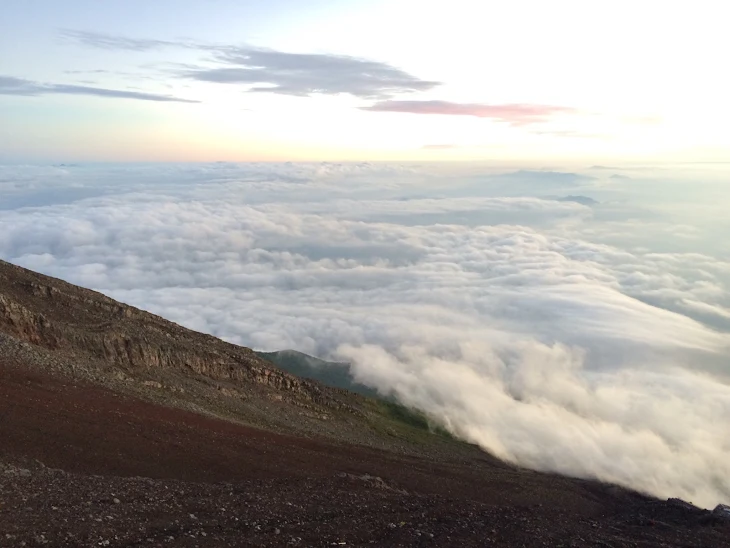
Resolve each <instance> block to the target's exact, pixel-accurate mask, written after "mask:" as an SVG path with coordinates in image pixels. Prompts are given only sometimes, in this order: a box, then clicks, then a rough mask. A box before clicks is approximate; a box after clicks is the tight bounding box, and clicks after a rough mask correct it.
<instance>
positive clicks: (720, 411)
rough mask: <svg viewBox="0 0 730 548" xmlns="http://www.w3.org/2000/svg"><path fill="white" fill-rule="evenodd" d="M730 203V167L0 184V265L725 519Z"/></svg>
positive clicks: (410, 168)
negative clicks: (317, 362) (298, 361)
mask: <svg viewBox="0 0 730 548" xmlns="http://www.w3.org/2000/svg"><path fill="white" fill-rule="evenodd" d="M723 167H724V168H725V170H724V171H723ZM586 198H589V199H586ZM728 207H730V166H697V165H695V166H686V165H685V166H679V165H675V166H633V167H630V168H627V167H625V166H624V167H622V168H619V167H611V166H592V167H585V168H583V169H575V168H572V169H565V168H562V169H561V168H553V169H539V170H536V169H532V170H527V169H519V168H515V167H514V166H484V165H476V164H474V165H467V164H458V165H457V164H451V165H448V164H422V165H416V164H405V165H385V164H333V163H317V164H290V163H286V164H245V163H242V164H231V163H211V164H187V165H186V164H147V165H133V164H125V165H113V164H105V165H78V166H76V165H71V166H0V257H1V258H3V259H5V260H9V261H11V262H14V263H16V264H19V265H22V266H25V267H28V268H31V269H34V270H37V271H40V272H43V273H46V274H50V275H53V276H57V277H60V278H63V279H65V280H68V281H70V282H72V283H76V284H79V285H82V286H86V287H90V288H93V289H96V290H99V291H101V292H103V293H105V294H107V295H110V296H111V297H114V298H116V299H119V300H121V301H124V302H126V303H129V304H132V305H134V306H137V307H140V308H143V309H145V310H149V311H151V312H154V313H156V314H160V315H161V316H164V317H166V318H168V319H170V320H173V321H176V322H178V323H180V324H182V325H185V326H187V327H190V328H193V329H196V330H200V331H204V332H207V333H211V334H214V335H216V336H219V337H222V338H224V339H226V340H229V341H231V342H235V343H239V344H243V345H246V346H251V347H254V348H256V349H261V350H278V349H285V348H293V349H297V350H300V351H303V352H306V353H310V354H314V355H317V356H320V357H323V358H330V359H335V360H340V361H342V360H346V361H349V362H351V363H352V364H353V371H354V373H355V375H356V377H357V380H358V381H359V382H362V383H364V384H368V385H370V386H373V387H375V388H377V389H378V390H380V391H381V392H382V393H384V394H394V395H396V396H397V397H398V398H400V399H401V400H402V401H403V402H405V403H407V404H409V405H412V406H415V407H418V408H420V409H423V410H424V411H426V412H428V413H429V414H431V415H432V416H433V417H434V418H435V419H437V420H439V421H441V422H442V423H443V424H444V425H446V426H447V427H448V428H450V429H451V430H452V431H453V432H454V433H456V434H457V435H459V436H461V437H463V438H465V439H468V440H471V441H473V442H476V443H478V444H480V445H481V446H482V447H484V448H485V449H486V450H488V451H490V452H492V453H493V454H495V455H497V456H499V457H501V458H503V459H506V460H508V461H511V462H515V463H519V464H521V465H524V466H527V467H531V468H535V469H539V470H547V471H553V472H559V473H564V474H569V475H574V476H579V477H585V478H598V479H601V480H605V481H610V482H615V483H618V484H621V485H625V486H628V487H631V488H634V489H638V490H641V491H644V492H647V493H651V494H653V495H656V496H660V497H673V496H676V497H681V498H683V499H685V500H689V501H692V502H694V503H695V504H699V505H702V506H706V507H711V506H714V505H715V504H717V503H720V502H724V503H727V502H730V238H728V235H730V216H728V215H727V209H728Z"/></svg>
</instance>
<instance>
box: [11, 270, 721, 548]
mask: <svg viewBox="0 0 730 548" xmlns="http://www.w3.org/2000/svg"><path fill="white" fill-rule="evenodd" d="M272 357H273V358H276V359H280V358H281V355H279V356H272ZM289 358H291V355H290V356H289ZM295 358H296V360H301V359H302V357H301V356H295ZM296 360H295V361H296ZM309 365H310V366H312V363H310V364H309ZM320 365H321V364H320ZM314 366H316V364H315V365H314ZM325 380H326V379H325ZM342 380H343V379H342V378H340V379H339V381H342ZM339 381H338V382H339ZM409 413H410V412H409V410H405V408H402V407H400V406H397V405H395V404H392V402H387V401H383V400H374V399H372V398H367V397H364V396H362V395H359V394H355V393H352V392H350V391H347V390H344V389H341V388H333V387H329V386H325V385H323V384H320V383H318V382H316V381H314V380H306V379H301V378H298V377H295V376H293V375H291V374H289V373H286V372H285V371H282V370H281V369H279V368H278V367H276V365H274V364H273V363H271V362H270V361H267V360H265V359H263V358H262V357H260V356H259V355H257V354H256V353H254V352H253V351H251V350H250V349H248V348H243V347H239V346H236V345H232V344H229V343H226V342H224V341H221V340H219V339H216V338H215V337H211V336H208V335H204V334H200V333H196V332H193V331H191V330H188V329H185V328H183V327H181V326H179V325H176V324H174V323H172V322H168V321H166V320H164V319H163V318H160V317H158V316H155V315H153V314H149V313H147V312H144V311H142V310H139V309H136V308H133V307H130V306H127V305H124V304H122V303H119V302H116V301H114V300H112V299H110V298H108V297H105V296H103V295H101V294H99V293H96V292H94V291H90V290H87V289H83V288H79V287H76V286H73V285H71V284H68V283H66V282H63V281H61V280H57V279H54V278H50V277H47V276H43V275H41V274H37V273H34V272H31V271H28V270H25V269H22V268H19V267H17V266H13V265H11V264H9V263H6V262H2V261H0V546H34V545H49V546H120V547H121V546H141V545H144V546H165V545H175V546H211V547H212V546H216V547H218V546H332V545H338V546H371V545H379V546H431V545H433V546H484V545H485V544H492V545H500V546H545V545H547V546H586V545H595V546H627V545H629V546H631V545H635V546H718V547H722V546H730V523H728V521H727V520H725V519H723V518H722V517H719V516H718V515H713V514H712V513H711V512H707V511H703V510H700V509H697V508H694V507H692V506H691V505H689V504H686V503H682V502H681V501H680V502H677V501H665V502H663V501H658V500H655V499H652V498H649V497H645V496H642V495H640V494H637V493H633V492H630V491H627V490H625V489H621V488H617V487H613V486H607V485H602V484H600V483H597V482H591V481H582V480H576V479H571V478H566V477H558V476H554V475H549V474H541V473H536V472H532V471H528V470H522V469H518V468H515V467H513V466H510V465H508V464H505V463H502V462H499V461H498V460H496V459H494V458H492V457H490V456H489V455H487V454H485V453H484V452H482V451H480V450H479V449H478V448H476V447H474V446H472V445H469V444H465V443H460V442H458V441H456V440H454V439H452V438H451V437H449V436H446V435H443V433H440V432H438V431H436V432H433V431H432V430H434V429H433V428H432V427H431V425H430V424H428V421H427V420H426V419H425V418H424V417H422V416H420V415H418V414H417V413H410V414H409Z"/></svg>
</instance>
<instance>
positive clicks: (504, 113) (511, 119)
mask: <svg viewBox="0 0 730 548" xmlns="http://www.w3.org/2000/svg"><path fill="white" fill-rule="evenodd" d="M361 108H362V110H370V111H375V112H405V113H410V114H441V115H447V116H476V117H477V118H491V119H493V120H496V121H499V122H506V123H508V124H510V125H513V126H524V125H528V124H535V123H539V122H546V121H548V120H550V119H551V118H553V117H554V116H556V115H560V114H569V113H572V112H574V109H572V108H568V107H558V106H550V105H530V104H519V103H517V104H503V105H488V104H482V103H452V102H450V101H395V100H388V101H380V102H377V103H375V104H373V105H369V106H366V107H361Z"/></svg>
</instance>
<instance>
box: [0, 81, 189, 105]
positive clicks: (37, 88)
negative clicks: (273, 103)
mask: <svg viewBox="0 0 730 548" xmlns="http://www.w3.org/2000/svg"><path fill="white" fill-rule="evenodd" d="M48 94H58V95H93V96H96V97H114V98H118V99H137V100H140V101H157V102H175V103H198V102H199V101H195V100H192V99H183V98H181V97H174V96H172V95H160V94H157V93H147V92H142V91H127V90H121V89H107V88H98V87H92V86H79V85H74V84H42V83H39V82H33V81H32V80H26V79H24V78H16V77H14V76H3V75H0V95H20V96H25V97H34V96H37V95H48Z"/></svg>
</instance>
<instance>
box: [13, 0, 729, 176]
mask: <svg viewBox="0 0 730 548" xmlns="http://www.w3.org/2000/svg"><path fill="white" fill-rule="evenodd" d="M0 8H1V9H0V11H1V12H2V17H0V162H45V161H54V162H78V161H83V162H87V161H197V160H200V161H213V160H233V161H246V160H375V161H377V160H418V161H421V160H486V161H489V160H495V159H501V160H515V161H528V160H529V161H533V162H534V161H539V162H550V161H566V160H579V161H609V160H616V161H657V160H659V161H682V162H694V161H723V160H728V159H730V132H728V131H727V129H726V128H727V126H728V124H730V108H728V106H727V97H730V85H729V84H728V80H730V79H728V78H727V74H726V70H725V66H726V64H727V59H726V54H727V52H728V51H730V33H728V32H727V29H726V18H725V17H724V14H725V8H726V6H724V3H723V2H721V1H719V0H715V1H693V2H684V1H654V0H643V1H637V0H634V1H632V2H628V1H623V0H618V1H617V0H614V1H611V2H599V1H594V2H586V1H568V0H561V1H544V0H533V1H529V0H516V1H510V2H493V1H484V0H482V1H474V0H451V1H449V2H429V1H424V0H421V1H416V0H391V1H384V0H368V1H361V0H314V1H308V2H303V1H295V0H268V1H267V2H261V1H241V0H208V1H202V0H201V1H194V0H174V1H173V0H158V1H155V2H150V1H148V0H145V1H140V0H125V1H121V0H120V1H116V0H109V1H104V2H101V1H97V0H65V1H58V0H24V1H23V2H18V1H12V0H0Z"/></svg>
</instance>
